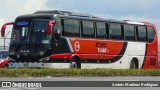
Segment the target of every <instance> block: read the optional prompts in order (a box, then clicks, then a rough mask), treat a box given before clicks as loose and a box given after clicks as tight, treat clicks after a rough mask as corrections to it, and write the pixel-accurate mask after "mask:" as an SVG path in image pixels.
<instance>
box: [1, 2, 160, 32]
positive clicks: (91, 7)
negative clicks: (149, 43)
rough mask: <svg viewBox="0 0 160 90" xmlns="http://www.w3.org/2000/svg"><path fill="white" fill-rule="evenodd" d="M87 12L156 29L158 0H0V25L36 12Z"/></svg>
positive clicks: (158, 22)
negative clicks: (143, 24)
mask: <svg viewBox="0 0 160 90" xmlns="http://www.w3.org/2000/svg"><path fill="white" fill-rule="evenodd" d="M53 9H56V10H67V11H76V12H84V13H91V14H94V15H96V16H99V17H102V18H105V19H116V20H131V21H140V22H144V21H145V22H151V23H154V24H155V25H156V26H157V28H158V30H160V11H159V10H160V0H0V12H1V14H0V26H1V25H2V24H4V23H5V22H10V21H14V20H15V18H16V17H17V16H19V15H23V14H32V13H33V12H35V11H37V10H53Z"/></svg>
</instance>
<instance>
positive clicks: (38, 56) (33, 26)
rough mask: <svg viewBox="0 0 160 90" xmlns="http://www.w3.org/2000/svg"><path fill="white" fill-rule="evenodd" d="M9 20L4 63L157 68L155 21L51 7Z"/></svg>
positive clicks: (31, 65) (17, 65)
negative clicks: (136, 20) (47, 9)
mask: <svg viewBox="0 0 160 90" xmlns="http://www.w3.org/2000/svg"><path fill="white" fill-rule="evenodd" d="M7 25H13V30H12V35H11V42H10V48H9V61H10V62H9V67H45V68H113V69H146V68H149V69H150V68H152V69H156V68H158V38H157V30H156V26H155V25H154V24H152V23H149V22H133V21H129V20H124V21H116V20H111V19H108V20H107V19H102V18H98V17H96V16H94V15H91V14H85V13H77V12H69V11H60V10H51V11H37V12H35V13H33V14H29V15H22V16H19V17H17V18H16V19H15V21H14V22H9V23H6V24H4V25H3V26H2V30H1V35H2V37H4V35H5V29H6V27H7Z"/></svg>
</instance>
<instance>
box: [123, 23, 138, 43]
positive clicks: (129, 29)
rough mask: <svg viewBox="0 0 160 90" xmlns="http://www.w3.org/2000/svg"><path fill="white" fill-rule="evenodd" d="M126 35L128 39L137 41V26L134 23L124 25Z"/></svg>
mask: <svg viewBox="0 0 160 90" xmlns="http://www.w3.org/2000/svg"><path fill="white" fill-rule="evenodd" d="M124 37H125V40H127V41H136V37H135V27H134V26H133V25H124Z"/></svg>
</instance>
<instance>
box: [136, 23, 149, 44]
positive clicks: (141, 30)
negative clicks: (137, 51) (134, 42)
mask: <svg viewBox="0 0 160 90" xmlns="http://www.w3.org/2000/svg"><path fill="white" fill-rule="evenodd" d="M137 39H138V41H142V42H146V41H147V33H146V28H145V27H144V26H138V38H137Z"/></svg>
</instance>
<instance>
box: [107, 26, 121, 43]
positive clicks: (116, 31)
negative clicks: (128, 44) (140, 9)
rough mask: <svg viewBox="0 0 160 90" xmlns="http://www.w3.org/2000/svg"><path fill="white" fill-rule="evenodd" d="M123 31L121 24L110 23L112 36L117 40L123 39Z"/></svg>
mask: <svg viewBox="0 0 160 90" xmlns="http://www.w3.org/2000/svg"><path fill="white" fill-rule="evenodd" d="M122 37H123V33H122V30H121V24H116V23H110V38H111V39H116V40H122Z"/></svg>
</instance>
